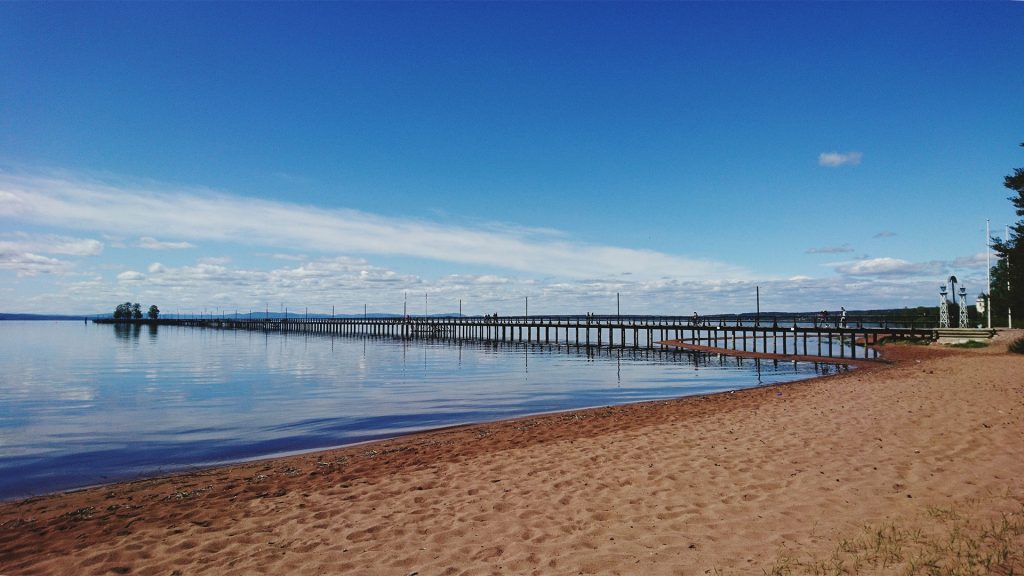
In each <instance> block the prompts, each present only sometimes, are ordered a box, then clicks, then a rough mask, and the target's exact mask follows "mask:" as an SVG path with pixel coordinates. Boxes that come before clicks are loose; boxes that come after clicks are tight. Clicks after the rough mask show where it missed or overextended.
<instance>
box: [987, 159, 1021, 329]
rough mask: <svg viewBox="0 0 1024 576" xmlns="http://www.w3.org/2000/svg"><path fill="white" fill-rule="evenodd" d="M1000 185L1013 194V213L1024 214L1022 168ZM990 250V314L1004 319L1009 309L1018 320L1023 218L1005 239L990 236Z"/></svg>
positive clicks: (1019, 313)
mask: <svg viewBox="0 0 1024 576" xmlns="http://www.w3.org/2000/svg"><path fill="white" fill-rule="evenodd" d="M1021 146H1022V147H1024V143H1022V144H1021ZM1003 186H1006V187H1007V188H1009V189H1010V190H1013V191H1014V192H1015V193H1016V195H1011V196H1009V198H1008V199H1009V200H1010V202H1013V206H1014V207H1015V208H1016V211H1017V216H1024V168H1016V169H1014V171H1013V174H1010V175H1008V176H1006V178H1004V179H1003ZM992 249H993V250H995V251H996V254H998V255H999V261H998V262H997V263H996V265H995V266H993V267H992V298H991V302H992V315H993V316H997V317H999V318H1000V319H1004V318H1006V317H1007V311H1011V312H1015V313H1016V315H1017V318H1018V319H1019V320H1018V321H1021V320H1024V219H1021V220H1020V221H1018V222H1017V223H1016V224H1014V225H1013V226H1010V234H1009V237H1008V238H998V237H995V238H993V239H992Z"/></svg>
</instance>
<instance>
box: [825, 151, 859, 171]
mask: <svg viewBox="0 0 1024 576" xmlns="http://www.w3.org/2000/svg"><path fill="white" fill-rule="evenodd" d="M861 157H863V154H861V153H860V152H843V153H840V152H822V153H821V154H818V165H820V166H827V167H829V168H835V167H837V166H843V165H844V164H849V165H851V166H856V165H857V164H860V159H861Z"/></svg>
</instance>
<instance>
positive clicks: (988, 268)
mask: <svg viewBox="0 0 1024 576" xmlns="http://www.w3.org/2000/svg"><path fill="white" fill-rule="evenodd" d="M988 227H989V220H988V218H986V219H985V274H987V278H988V302H987V304H988V306H985V312H986V313H987V314H988V329H989V330H991V329H992V235H991V234H990V233H989V230H988Z"/></svg>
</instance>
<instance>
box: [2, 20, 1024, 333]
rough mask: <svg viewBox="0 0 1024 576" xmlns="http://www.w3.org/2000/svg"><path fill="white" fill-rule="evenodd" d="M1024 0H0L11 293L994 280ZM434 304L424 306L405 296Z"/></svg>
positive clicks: (274, 293)
mask: <svg viewBox="0 0 1024 576" xmlns="http://www.w3.org/2000/svg"><path fill="white" fill-rule="evenodd" d="M1022 28H1024V5H1021V4H1020V3H962V4H958V3H940V4H933V3H916V2H914V3H896V4H890V3H823V4H814V3H792V4H791V3H737V4H729V3H651V4H645V3H639V4H637V3H628V4H627V3H610V2H608V3H569V2H560V3H497V2H486V3H365V4H363V3H318V4H297V3H280V4H250V3H233V4H215V3H189V4H174V3H152V4H151V3H71V4H66V3H61V4H52V3H4V4H0V77H2V78H3V82H0V302H2V304H0V310H2V311H12V312H73V313H93V312H100V311H107V310H112V309H113V307H114V305H116V304H117V303H118V302H123V301H125V300H131V301H139V302H141V303H143V304H145V305H148V304H151V303H155V304H157V305H158V306H160V307H161V308H162V309H163V310H164V311H172V312H173V311H176V310H177V311H182V312H186V311H188V312H194V311H196V310H202V309H203V308H206V309H217V308H219V309H221V310H228V311H233V310H235V309H238V310H242V311H248V310H249V309H254V310H259V309H263V308H265V307H271V308H278V309H279V308H280V307H282V306H288V307H289V309H291V310H302V309H304V308H305V307H309V308H310V309H311V310H316V311H329V310H330V308H331V307H332V306H334V307H335V308H336V310H337V311H338V312H357V311H358V312H361V311H362V309H363V305H364V304H366V305H367V306H368V307H369V308H370V309H371V310H376V311H400V310H401V308H402V304H403V299H404V298H405V294H407V293H408V294H410V300H412V299H413V295H415V301H416V302H417V303H418V304H417V305H418V306H421V304H419V303H422V302H423V300H424V297H423V295H424V294H427V295H428V297H427V298H426V299H427V301H428V306H429V309H428V310H429V311H430V312H441V311H451V310H457V309H458V303H459V300H460V299H461V300H462V301H463V306H464V311H465V312H467V313H485V312H486V313H491V312H499V313H501V314H513V313H519V312H521V311H522V309H523V302H524V299H525V298H526V297H529V298H530V311H531V313H583V312H587V311H593V312H598V313H602V312H611V311H614V308H615V294H616V293H621V295H622V302H623V312H629V313H664V314H687V315H688V314H690V313H692V312H693V311H694V310H700V311H702V312H707V313H712V312H739V311H746V310H751V309H752V308H753V294H754V291H755V287H756V286H760V288H761V296H762V308H767V309H773V310H816V309H822V308H832V309H837V308H838V307H839V306H846V307H847V308H868V307H872V308H873V307H902V306H917V305H932V304H934V303H935V302H936V300H937V297H938V295H937V288H938V285H939V284H940V283H941V282H942V280H943V279H944V278H946V277H948V276H949V275H950V274H956V275H957V276H958V277H959V278H960V279H961V280H962V281H964V282H965V283H966V284H967V286H968V289H969V290H970V291H971V293H972V297H973V295H976V294H977V293H978V292H980V291H982V290H983V289H984V282H985V280H984V278H985V245H984V230H985V221H986V219H991V222H992V227H993V233H994V234H999V235H1001V233H1002V232H1001V231H1002V227H1003V225H1004V224H1007V223H1011V222H1013V221H1014V220H1015V216H1014V214H1013V211H1012V206H1011V204H1010V203H1009V202H1008V201H1007V200H1006V196H1007V192H1008V191H1006V190H1005V189H1004V188H1002V186H1001V182H1002V178H1003V176H1005V175H1006V174H1008V173H1009V172H1010V171H1011V170H1012V169H1013V168H1014V167H1019V166H1022V165H1024V150H1022V149H1021V148H1020V147H1019V146H1018V144H1019V143H1021V142H1024V78H1022V77H1021V75H1020V74H1019V68H1020V63H1021V62H1024V46H1022V45H1021V43H1020V41H1019V40H1020V30H1021V29H1022ZM417 311H418V310H417Z"/></svg>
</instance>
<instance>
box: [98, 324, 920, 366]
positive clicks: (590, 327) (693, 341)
mask: <svg viewBox="0 0 1024 576" xmlns="http://www.w3.org/2000/svg"><path fill="white" fill-rule="evenodd" d="M95 322H97V323H101V324H106V323H116V322H120V323H130V324H153V325H159V326H191V327H197V328H218V329H225V330H262V331H274V332H305V333H315V334H334V335H352V336H356V335H367V336H388V337H395V338H434V339H449V340H480V341H497V342H526V343H531V342H533V343H545V344H552V343H553V344H566V345H575V346H598V347H622V348H648V349H652V348H655V347H661V346H665V345H668V344H669V341H672V342H673V344H672V345H674V346H681V347H684V348H688V349H691V350H702V349H706V350H707V351H713V352H722V351H729V352H730V353H731V354H732V355H736V356H749V357H754V356H752V355H754V354H759V355H765V354H770V355H771V356H770V357H772V358H788V359H794V358H795V357H799V356H803V357H816V358H824V359H840V360H842V359H856V358H861V359H875V358H877V356H878V355H877V352H875V351H873V350H872V349H871V346H873V345H875V344H877V343H878V341H879V340H880V339H881V338H884V337H898V338H907V339H922V340H924V339H927V340H934V339H935V337H936V331H935V330H934V329H932V328H924V329H922V328H913V327H910V328H900V327H889V326H874V327H873V326H868V325H856V326H847V327H836V326H834V325H829V326H816V325H813V324H811V323H800V322H796V321H794V322H793V323H792V324H790V325H780V324H778V323H776V322H771V323H770V324H764V323H758V322H751V321H748V320H743V319H737V320H734V321H732V322H731V323H730V322H728V321H725V320H720V321H718V322H716V323H715V324H714V325H706V324H703V323H701V324H699V325H694V324H693V323H691V319H690V318H687V317H679V316H628V317H627V316H602V317H595V316H518V317H516V316H513V317H493V316H473V317H466V316H462V317H406V318H403V317H383V318H381V317H377V318H374V317H367V318H319V317H318V318H301V317H300V318H287V319H285V318H244V319H238V318H209V317H207V318H170V319H159V320H128V321H124V320H118V321H115V320H113V319H98V320H95Z"/></svg>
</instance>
